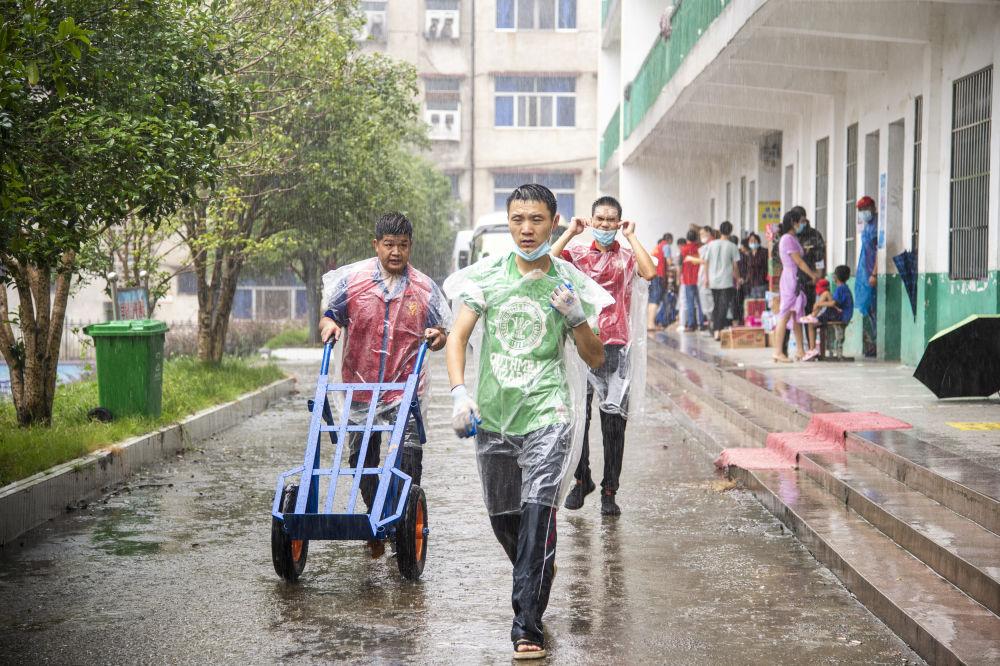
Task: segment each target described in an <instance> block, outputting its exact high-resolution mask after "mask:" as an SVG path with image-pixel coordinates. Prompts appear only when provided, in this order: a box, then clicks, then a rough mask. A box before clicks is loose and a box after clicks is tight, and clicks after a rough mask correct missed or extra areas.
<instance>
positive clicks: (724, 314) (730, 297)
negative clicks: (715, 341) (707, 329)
mask: <svg viewBox="0 0 1000 666" xmlns="http://www.w3.org/2000/svg"><path fill="white" fill-rule="evenodd" d="M735 303H736V287H729V288H728V289H713V290H712V331H721V330H722V329H724V328H726V327H728V326H729V325H730V324H731V323H732V322H731V321H730V319H729V308H730V307H733V306H735Z"/></svg>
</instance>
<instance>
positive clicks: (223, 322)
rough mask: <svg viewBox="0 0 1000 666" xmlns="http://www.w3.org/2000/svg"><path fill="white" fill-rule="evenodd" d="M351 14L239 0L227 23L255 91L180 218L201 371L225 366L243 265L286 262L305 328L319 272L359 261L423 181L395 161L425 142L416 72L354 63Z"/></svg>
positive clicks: (332, 5) (407, 161)
mask: <svg viewBox="0 0 1000 666" xmlns="http://www.w3.org/2000/svg"><path fill="white" fill-rule="evenodd" d="M258 5H260V6H259V7H258ZM356 5H357V3H356V2H353V1H348V0H341V1H339V2H321V3H316V2H315V1H314V0H313V1H308V2H307V1H306V0H294V1H292V2H289V3H286V4H284V5H281V6H280V7H276V6H274V5H272V4H271V3H269V2H266V1H265V0H248V2H247V3H244V4H242V5H241V12H242V13H239V14H237V15H234V16H233V18H232V20H231V22H230V29H229V33H230V35H231V40H232V42H233V44H234V46H233V49H232V50H233V51H234V52H235V53H237V54H238V56H237V59H236V60H237V62H238V63H239V64H238V65H237V66H236V67H235V69H234V70H233V73H234V75H236V76H238V77H239V78H240V80H241V82H242V84H243V85H245V86H246V87H247V88H249V89H251V90H253V91H254V101H253V105H252V107H251V111H250V133H249V134H248V136H247V137H245V138H243V139H242V140H240V141H235V142H231V143H230V144H229V145H228V146H227V148H226V154H225V163H226V170H225V178H224V181H223V183H222V186H221V187H220V188H219V189H217V190H216V191H214V192H207V193H206V196H205V197H203V198H202V199H200V200H199V201H198V202H197V203H196V204H195V205H192V206H189V207H187V208H186V209H185V210H184V213H183V215H182V218H181V219H182V222H183V226H182V234H183V235H184V238H185V240H186V242H187V243H188V245H189V247H190V250H191V256H192V260H193V265H194V273H195V276H196V280H197V285H198V355H199V358H201V359H202V360H203V361H207V362H218V361H219V360H220V358H221V356H222V352H223V349H224V347H225V338H226V332H227V327H228V324H229V317H230V314H231V312H232V307H233V301H234V297H235V292H236V287H237V284H238V280H239V275H240V272H241V271H242V269H243V267H244V266H245V265H247V264H248V262H253V263H255V264H257V265H258V266H260V265H265V264H266V265H269V266H270V267H272V268H274V267H275V266H282V267H287V266H288V265H289V263H291V266H292V268H293V269H294V270H295V271H296V272H297V273H298V274H299V276H300V278H301V279H302V280H303V281H304V282H305V284H306V287H307V293H308V295H309V311H310V317H311V318H312V317H314V316H316V317H318V309H319V294H320V287H319V278H320V275H321V273H322V270H323V268H324V267H326V266H327V265H329V264H330V262H331V261H334V262H335V261H337V260H339V259H340V258H341V257H344V256H350V257H356V256H359V255H360V254H361V253H364V252H365V251H366V250H365V248H367V247H368V240H369V239H370V228H371V222H372V220H373V219H374V215H375V213H376V211H379V210H385V209H386V206H388V205H390V204H391V202H394V201H398V202H400V203H403V202H404V201H409V200H413V201H418V200H421V199H420V198H419V197H418V196H416V195H414V196H412V197H411V198H410V199H408V200H407V199H405V196H404V195H407V194H408V193H409V190H408V189H407V187H408V185H409V184H420V185H421V186H423V185H426V184H427V183H429V182H431V181H432V180H433V177H432V176H430V175H427V174H424V175H423V176H422V179H417V178H415V177H413V172H412V170H413V168H414V167H413V165H414V164H415V163H414V162H413V159H414V158H413V157H412V156H411V155H409V154H408V153H405V152H403V151H401V150H400V147H401V146H403V145H404V144H407V145H409V144H419V143H420V141H422V140H423V136H424V134H425V130H424V129H423V127H422V125H421V124H419V123H418V112H419V107H418V106H417V104H416V101H415V96H416V92H417V88H416V74H415V71H414V70H413V68H412V67H410V66H409V65H405V64H402V63H397V62H394V61H392V60H390V59H389V58H386V57H385V56H382V55H380V54H371V55H366V54H362V53H359V51H358V48H357V45H356V43H355V41H354V38H353V35H354V33H355V31H356V29H357V28H358V27H359V26H360V24H361V23H360V17H359V15H358V13H357V12H356ZM253 7H258V11H256V12H255V11H254V10H253V9H252V8H253ZM424 168H427V167H426V165H425V166H424ZM438 178H440V176H438ZM437 185H438V186H439V187H440V186H441V182H440V181H438V182H437ZM446 205H447V204H446ZM448 212H450V211H448ZM448 212H445V213H444V214H445V215H446V216H447V214H448Z"/></svg>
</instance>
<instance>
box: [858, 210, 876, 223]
mask: <svg viewBox="0 0 1000 666" xmlns="http://www.w3.org/2000/svg"><path fill="white" fill-rule="evenodd" d="M872 217H873V215H872V212H871V211H870V210H863V211H861V212H860V213H858V219H859V220H861V221H862V222H864V223H865V224H868V223H869V222H871V221H872Z"/></svg>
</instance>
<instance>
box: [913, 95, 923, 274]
mask: <svg viewBox="0 0 1000 666" xmlns="http://www.w3.org/2000/svg"><path fill="white" fill-rule="evenodd" d="M923 136H924V98H923V97H922V96H919V95H918V96H917V98H916V99H915V100H913V201H912V206H913V231H912V233H911V235H910V251H911V252H913V253H914V254H916V252H917V248H919V247H920V171H921V169H922V168H923V155H922V152H923V150H922V147H921V146H922V144H923Z"/></svg>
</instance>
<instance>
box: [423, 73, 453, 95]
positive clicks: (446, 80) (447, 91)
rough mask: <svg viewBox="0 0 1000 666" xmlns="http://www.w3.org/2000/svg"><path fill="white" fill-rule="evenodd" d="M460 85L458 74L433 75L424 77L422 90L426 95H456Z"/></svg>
mask: <svg viewBox="0 0 1000 666" xmlns="http://www.w3.org/2000/svg"><path fill="white" fill-rule="evenodd" d="M461 86H462V77H460V76H435V77H428V78H426V79H424V92H425V93H426V94H428V95H435V94H441V95H458V93H459V91H460V90H461Z"/></svg>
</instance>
